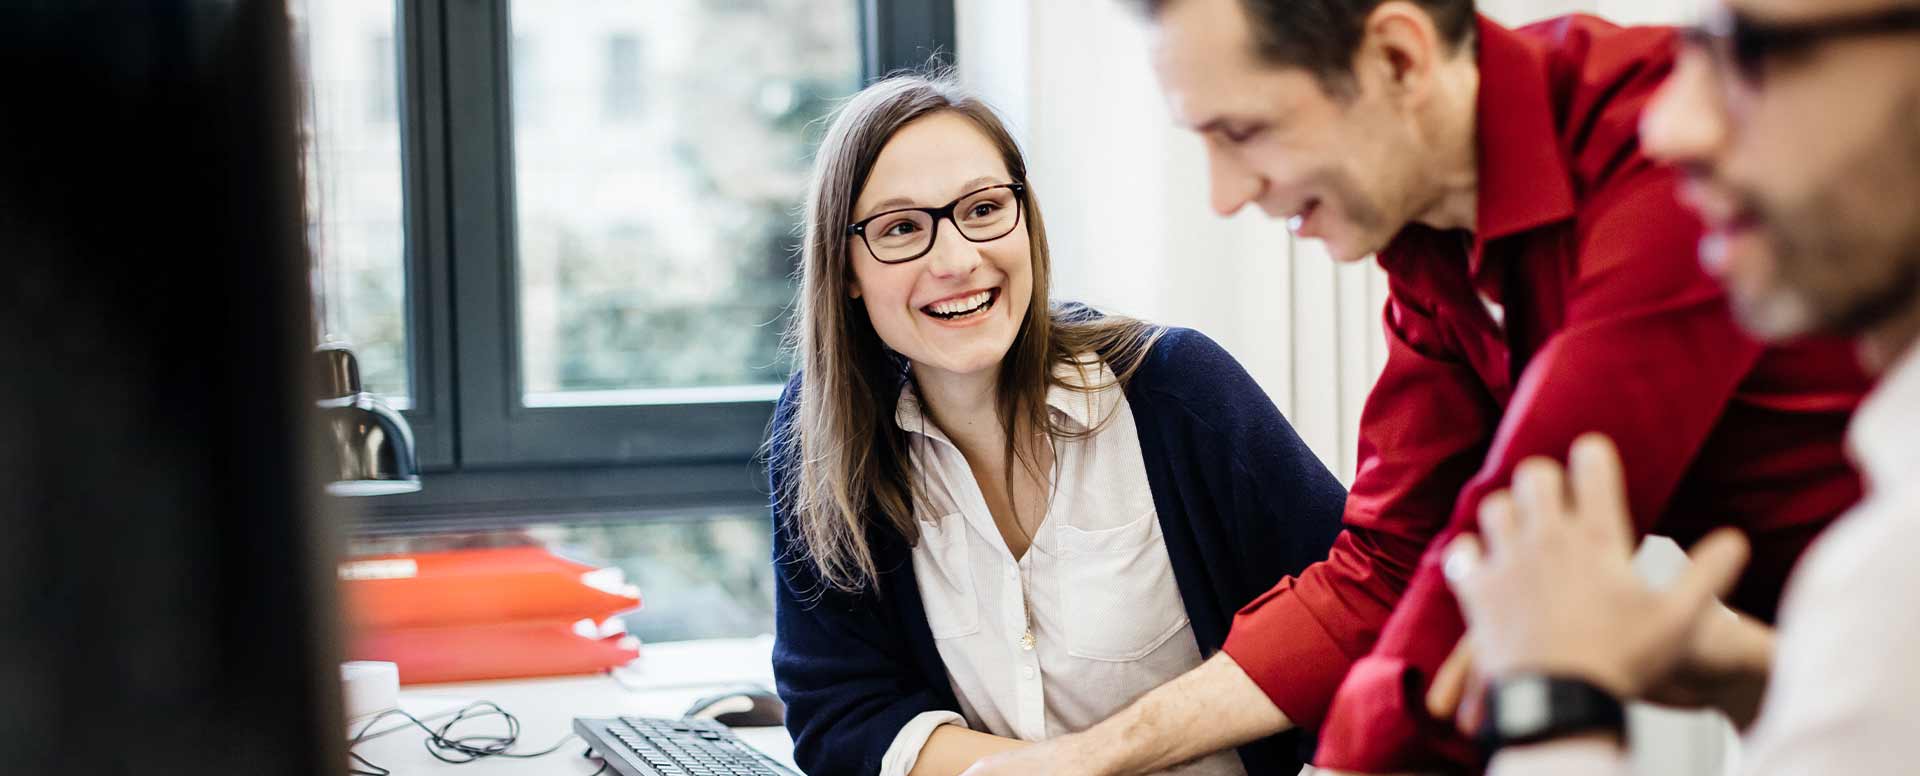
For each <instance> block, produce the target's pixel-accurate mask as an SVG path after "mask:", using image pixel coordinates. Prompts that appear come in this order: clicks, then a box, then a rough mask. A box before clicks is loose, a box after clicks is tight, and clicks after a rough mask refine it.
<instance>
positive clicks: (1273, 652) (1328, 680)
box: [1220, 579, 1353, 728]
mask: <svg viewBox="0 0 1920 776" xmlns="http://www.w3.org/2000/svg"><path fill="white" fill-rule="evenodd" d="M1294 585H1295V580H1293V579H1287V580H1285V581H1283V582H1281V583H1280V584H1279V585H1276V586H1274V588H1273V589H1272V590H1269V591H1267V592H1266V593H1265V594H1263V595H1261V596H1260V597H1259V598H1256V599H1254V600H1253V601H1252V602H1251V603H1249V604H1247V606H1246V607H1245V608H1243V609H1241V610H1240V613H1239V614H1236V615H1234V618H1233V627H1232V629H1230V630H1228V631H1227V641H1226V643H1225V644H1224V645H1222V646H1221V647H1220V649H1221V651H1223V652H1225V653H1227V656H1228V657H1231V658H1233V662H1235V663H1237V664H1239V666H1240V670H1242V671H1245V672H1246V674H1247V677H1248V678H1250V679H1252V680H1253V683H1254V684H1256V685H1258V686H1259V687H1260V691H1261V692H1263V693H1266V695H1267V699H1268V700H1270V701H1273V705H1274V706H1276V707H1278V708H1279V709H1280V712H1281V713H1282V714H1285V715H1287V719H1288V720H1289V721H1291V722H1292V723H1293V724H1295V725H1297V726H1299V727H1305V728H1315V727H1319V726H1320V723H1321V722H1323V721H1324V720H1325V719H1326V716H1327V707H1328V706H1329V705H1331V704H1332V703H1333V694H1334V691H1336V690H1338V689H1339V688H1340V680H1341V679H1342V678H1343V677H1345V676H1346V674H1347V669H1348V668H1350V667H1351V666H1352V664H1353V661H1351V660H1349V659H1347V655H1346V653H1344V652H1342V651H1340V645H1339V644H1337V643H1335V642H1334V640H1333V636H1332V635H1331V634H1329V633H1328V632H1327V629H1326V627H1325V626H1323V625H1321V624H1320V618H1318V617H1315V616H1314V615H1313V612H1312V611H1310V610H1308V609H1307V606H1306V603H1305V602H1304V601H1302V600H1301V597H1300V596H1299V595H1298V594H1297V592H1298V591H1296V590H1295V589H1294Z"/></svg>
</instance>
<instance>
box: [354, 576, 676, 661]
mask: <svg viewBox="0 0 1920 776" xmlns="http://www.w3.org/2000/svg"><path fill="white" fill-rule="evenodd" d="M340 577H341V580H342V584H341V588H342V589H343V590H344V591H345V592H344V597H345V599H346V611H347V621H348V624H349V637H348V648H347V653H348V657H349V659H352V660H387V661H391V662H393V663H396V664H398V665H399V666H400V683H401V684H423V683H431V682H458V681H470V680H477V679H508V678H517V677H527V676H555V675H561V674H586V673H595V672H599V671H603V670H606V669H608V668H612V667H615V666H619V665H623V664H625V663H627V662H629V661H632V660H633V659H634V658H636V657H639V655H640V646H639V641H638V640H636V639H634V638H632V637H631V636H628V635H626V629H625V628H624V627H623V626H622V625H621V623H620V620H619V619H618V618H617V617H615V615H618V614H620V613H622V612H627V611H632V610H633V609H636V608H639V606H640V593H639V591H637V590H636V589H635V588H633V586H631V585H627V584H626V583H625V579H624V578H623V576H622V575H621V573H620V570H619V569H617V568H605V569H599V568H594V567H593V566H589V565H586V564H583V563H578V562H575V561H571V560H567V559H565V558H561V557H559V556H556V555H554V554H553V553H551V552H548V551H547V550H546V549H544V548H540V547H509V548H501V549H479V550H456V551H451V552H432V553H415V554H409V555H380V556H374V557H366V558H356V559H354V560H351V561H348V562H346V563H344V564H342V565H341V567H340Z"/></svg>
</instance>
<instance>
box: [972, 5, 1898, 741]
mask: <svg viewBox="0 0 1920 776" xmlns="http://www.w3.org/2000/svg"><path fill="white" fill-rule="evenodd" d="M1144 4H1145V5H1146V6H1147V9H1148V11H1149V14H1150V17H1151V19H1152V21H1153V34H1154V38H1153V41H1154V42H1153V46H1154V51H1153V56H1154V60H1155V67H1156V70H1157V72H1158V75H1159V77H1160V81H1161V86H1162V89H1163V91H1164V92H1165V94H1166V97H1167V100H1168V103H1169V106H1170V108H1171V110H1172V113H1173V115H1174V118H1175V120H1176V121H1177V122H1179V123H1181V124H1183V125H1186V126H1189V127H1191V128H1193V129H1195V130H1196V131H1198V132H1200V133H1201V135H1202V136H1203V137H1204V139H1205V140H1206V143H1207V148H1208V155H1209V161H1210V164H1211V168H1212V170H1211V172H1212V188H1213V192H1212V196H1213V205H1214V208H1215V209H1216V210H1218V211H1219V212H1221V213H1222V214H1230V213H1233V212H1235V211H1238V210H1239V209H1241V208H1242V207H1244V206H1246V205H1247V204H1249V203H1251V204H1255V205H1258V206H1259V207H1260V208H1261V209H1262V210H1264V211H1265V212H1266V213H1267V214H1268V215H1270V216H1272V217H1275V218H1285V219H1289V221H1290V225H1291V226H1292V228H1293V230H1294V232H1295V233H1296V234H1298V235H1301V236H1304V237H1312V238H1318V239H1321V240H1323V241H1324V242H1325V243H1326V245H1327V247H1328V249H1329V251H1330V252H1331V253H1332V254H1333V256H1334V258H1335V259H1338V260H1341V261H1359V260H1362V259H1364V258H1365V257H1366V256H1368V255H1370V254H1375V253H1377V254H1378V256H1379V261H1380V264H1381V266H1382V267H1383V268H1385V269H1386V271H1387V274H1388V277H1389V281H1390V289H1391V296H1390V299H1389V301H1388V303H1387V307H1386V311H1385V324H1386V331H1387V337H1388V345H1389V356H1388V360H1387V366H1386V369H1385V371H1384V372H1383V373H1382V375H1381V376H1380V379H1379V382H1378V383H1377V384H1376V385H1375V386H1374V389H1373V392H1372V394H1371V396H1369V398H1368V400H1367V405H1366V409H1365V412H1364V413H1363V415H1362V417H1361V427H1360V450H1359V452H1360V463H1359V469H1358V471H1357V472H1356V473H1355V477H1354V481H1353V488H1352V493H1351V495H1350V496H1349V498H1348V502H1347V509H1346V520H1347V524H1348V530H1347V531H1346V532H1345V533H1344V534H1343V535H1342V536H1341V537H1340V539H1339V540H1338V541H1337V543H1336V544H1335V546H1334V549H1333V552H1332V554H1331V556H1330V557H1329V558H1328V559H1327V560H1326V561H1325V562H1323V563H1320V564H1317V565H1315V566H1314V567H1312V568H1310V569H1308V570H1307V571H1306V572H1305V573H1303V574H1302V575H1301V576H1300V577H1298V578H1296V579H1289V580H1286V581H1283V582H1282V583H1281V584H1280V585H1279V586H1277V587H1276V588H1275V589H1274V590H1272V591H1271V592H1269V593H1268V594H1267V595H1265V596H1263V597H1262V598H1260V599H1259V600H1257V601H1255V602H1254V603H1253V604H1251V605H1249V606H1248V607H1247V608H1246V609H1245V610H1243V611H1242V612H1241V613H1240V614H1239V616H1238V617H1237V618H1236V619H1235V622H1234V626H1233V631H1232V633H1231V634H1230V635H1229V636H1228V639H1227V643H1226V646H1225V648H1224V650H1223V652H1222V653H1221V654H1219V655H1215V656H1213V657H1212V658H1210V659H1209V660H1208V661H1207V662H1206V663H1205V664H1203V665H1202V666H1201V667H1200V668H1197V669H1195V670H1194V671H1192V672H1190V673H1189V674H1187V675H1186V676H1183V677H1181V678H1179V679H1176V680H1174V681H1172V682H1169V683H1168V684H1167V685H1165V686H1163V687H1161V688H1160V689H1158V690H1155V691H1154V692H1152V693H1149V694H1147V695H1146V696H1143V697H1142V699H1141V700H1140V701H1138V702H1136V703H1135V704H1134V705H1133V706H1131V707H1129V708H1128V709H1127V710H1126V711H1124V712H1122V713H1121V714H1119V715H1116V716H1115V717H1114V718H1112V719H1110V720H1108V721H1106V722H1104V723H1102V724H1100V725H1097V726H1095V727H1094V728H1092V729H1089V730H1087V731H1084V732H1082V733H1078V734H1074V735H1069V736H1063V737H1061V738H1057V739H1054V740H1052V741H1049V742H1047V743H1045V744H1042V745H1038V746H1035V747H1030V748H1028V749H1025V750H1021V751H1019V752H1014V753H1010V754H1008V755H1004V756H1002V757H1001V758H1000V759H996V760H988V761H984V762H983V763H981V764H980V765H979V766H977V767H976V768H975V769H974V771H970V773H972V774H1014V773H1038V772H1046V773H1141V772H1148V771H1155V770H1160V769H1164V768H1166V767H1169V766H1171V765H1173V764H1175V763H1179V762H1184V761H1186V760H1190V759H1193V758H1195V757H1197V756H1199V755H1202V754H1205V753H1207V752H1211V751H1216V750H1218V749H1223V748H1226V747H1229V746H1234V745H1237V744H1239V743H1243V742H1246V741H1249V740H1252V739H1255V738H1259V737H1261V736H1264V735H1269V734H1272V733H1274V732H1277V731H1280V730H1283V729H1286V728H1288V727H1291V726H1295V725H1300V726H1308V727H1319V728H1320V729H1321V736H1320V749H1319V754H1318V756H1317V757H1316V758H1315V762H1316V763H1318V764H1319V765H1320V766H1322V767H1323V768H1327V769H1334V770H1342V771H1356V772H1370V773H1379V772H1398V771H1409V770H1422V769H1432V768H1447V767H1451V766H1452V765H1454V764H1459V763H1468V762H1471V761H1472V760H1473V758H1474V755H1473V752H1472V751H1471V748H1470V747H1469V746H1468V745H1467V743H1466V742H1465V741H1464V740H1462V739H1460V738H1459V737H1458V736H1457V735H1456V734H1455V733H1454V732H1453V731H1452V729H1451V726H1450V725H1447V724H1443V723H1440V722H1436V721H1434V720H1433V719H1431V718H1430V717H1428V715H1427V714H1426V711H1425V706H1424V703H1423V702H1422V698H1423V696H1424V694H1425V690H1426V688H1427V686H1428V684H1429V682H1430V680H1431V677H1432V675H1433V672H1434V671H1435V670H1436V668H1437V667H1438V666H1439V665H1440V663H1441V662H1442V661H1443V659H1444V658H1445V657H1446V656H1447V654H1448V653H1449V652H1450V651H1451V650H1452V649H1453V647H1454V645H1455V644H1456V642H1457V641H1458V639H1459V636H1460V635H1461V632H1462V624H1461V618H1460V613H1459V609H1458V607H1457V605H1456V603H1455V601H1454V599H1453V597H1452V595H1451V593H1450V592H1449V591H1448V589H1447V586H1446V584H1445V582H1444V580H1443V579H1442V576H1441V574H1440V569H1439V558H1438V548H1441V547H1444V546H1445V545H1446V540H1448V539H1450V538H1451V537H1452V536H1453V535H1455V534H1457V533H1459V532H1461V531H1470V530H1473V528H1474V525H1475V519H1476V510H1477V508H1478V505H1479V502H1480V498H1481V497H1482V496H1483V495H1485V494H1487V493H1489V492H1492V491H1494V490H1497V489H1499V488H1503V487H1505V486H1506V484H1507V482H1508V479H1509V477H1510V475H1511V473H1512V471H1513V468H1514V466H1515V464H1517V463H1519V462H1520V461H1521V460H1523V459H1525V458H1527V457H1530V456H1552V457H1556V458H1558V457H1560V456H1563V455H1564V454H1565V451H1566V450H1567V449H1568V446H1569V444H1570V443H1571V442H1572V441H1573V439H1574V438H1575V437H1576V436H1577V435H1579V434H1581V433H1583V432H1588V431H1600V432H1602V433H1605V434H1606V435H1608V436H1609V437H1611V438H1613V439H1614V440H1616V442H1617V443H1618V444H1619V446H1620V448H1621V451H1622V455H1623V457H1624V458H1625V460H1626V461H1627V462H1628V464H1627V471H1626V475H1627V482H1628V490H1629V497H1630V501H1631V503H1632V514H1634V515H1635V516H1636V517H1637V518H1638V519H1640V521H1641V522H1640V524H1639V525H1637V526H1636V528H1637V529H1638V530H1639V531H1641V532H1643V533H1644V532H1649V531H1652V532H1658V533H1661V534H1664V535H1668V536H1672V537H1674V538H1675V539H1677V540H1679V541H1680V542H1681V543H1683V544H1686V543H1690V542H1692V541H1693V540H1694V539H1696V538H1698V537H1699V536H1701V535H1703V534H1704V533H1705V532H1706V531H1707V530H1708V529H1710V528H1713V527H1715V526H1718V525H1723V524H1731V525H1736V526H1739V527H1740V528H1742V529H1743V530H1744V531H1745V532H1746V533H1747V534H1748V535H1749V536H1750V537H1751V538H1752V541H1753V545H1754V561H1753V563H1752V564H1751V565H1750V566H1749V571H1748V573H1747V575H1746V577H1745V578H1744V580H1743V581H1742V583H1741V586H1740V588H1739V589H1738V590H1737V591H1736V592H1735V594H1734V595H1733V600H1732V603H1733V605H1735V606H1737V607H1739V608H1741V609H1743V610H1745V611H1748V612H1750V613H1753V614H1755V615H1756V616H1759V617H1761V618H1762V619H1771V617H1772V613H1773V610H1774V606H1775V603H1776V601H1777V598H1778V596H1779V593H1780V587H1781V584H1782V582H1783V580H1784V579H1785V578H1786V576H1787V572H1788V570H1789V568H1790V566H1791V565H1792V563H1793V561H1794V559H1795V558H1796V557H1798V555H1799V554H1800V551H1801V550H1802V549H1803V548H1804V547H1805V546H1806V545H1807V543H1808V542H1809V541H1810V540H1811V539H1812V538H1813V536H1814V535H1815V534H1816V533H1817V532H1818V531H1819V530H1820V529H1821V528H1822V527H1824V526H1825V525H1826V524H1827V523H1828V522H1829V521H1831V520H1832V519H1833V518H1834V517H1835V516H1837V515H1838V514H1839V513H1840V512H1842V511H1843V510H1844V509H1845V508H1846V507H1848V506H1850V505H1851V504H1852V503H1853V502H1854V501H1855V500H1857V499H1858V497H1859V495H1860V486H1859V482H1858V480H1857V478H1856V476H1855V475H1854V473H1853V471H1852V470H1851V469H1850V468H1849V466H1848V465H1847V463H1846V460H1845V458H1844V455H1843V453H1842V450H1841V440H1842V435H1843V430H1844V427H1845V423H1846V420H1847V418H1848V416H1849V414H1850V413H1851V411H1852V409H1853V407H1854V406H1855V404H1856V403H1857V402H1858V400H1859V398H1860V396H1861V395H1862V394H1863V393H1864V391H1865V390H1866V387H1867V381H1866V378H1865V377H1864V376H1863V375H1862V374H1861V373H1860V371H1859V369H1858V366H1857V364H1856V363H1855V361H1854V358H1853V351H1852V349H1851V348H1850V347H1849V346H1848V345H1846V344H1845V343H1841V342H1837V341H1834V342H1802V343H1798V344H1794V345H1789V346H1780V347H1771V348H1768V347H1762V346H1761V345H1759V344H1756V343H1755V342H1754V341H1752V340H1750V339H1748V338H1747V337H1746V336H1745V335H1743V334H1742V333H1741V332H1740V330H1739V328H1738V326H1737V325H1736V323H1735V322H1734V320H1733V319H1732V317H1731V316H1730V315H1729V312H1728V310H1727V306H1726V300H1725V298H1724V296H1723V292H1722V290H1721V288H1720V287H1719V285H1718V284H1716V283H1715V281H1714V280H1713V279H1712V278H1711V277H1709V276H1708V275H1707V274H1706V273H1705V272H1703V271H1702V270H1701V268H1700V266H1699V265H1698V263H1697V261H1696V260H1695V255H1696V250H1695V248H1696V243H1697V242H1698V240H1699V239H1700V237H1701V228H1700V225H1699V223H1698V222H1697V221H1696V220H1695V218H1694V217H1693V216H1692V215H1691V214H1690V213H1689V211H1687V210H1686V209H1685V208H1683V207H1681V206H1679V204H1678V202H1677V199H1676V184H1677V176H1676V174H1675V173H1674V172H1673V171H1672V170H1670V169H1667V168H1664V167H1661V166H1659V165H1657V164H1655V163H1653V162H1652V161H1650V160H1648V159H1647V158H1645V157H1644V156H1643V155H1642V154H1641V152H1640V148H1639V146H1638V142H1637V138H1636V130H1637V123H1638V119H1639V115H1640V113H1641V110H1642V108H1643V107H1644V105H1645V103H1646V101H1647V99H1648V97H1649V96H1651V94H1652V93H1653V91H1654V89H1655V88H1656V87H1657V86H1658V85H1659V84H1660V82H1661V81H1662V79H1663V78H1664V77H1665V76H1666V74H1667V72H1668V71H1669V69H1670V68H1671V66H1672V63H1673V59H1674V47H1675V41H1674V36H1673V34H1672V32H1671V31H1670V30H1666V29H1654V28H1638V29H1623V28H1619V27H1615V26H1613V25H1610V24H1608V23H1606V22H1603V21H1600V20H1598V19H1594V18H1591V17H1569V18H1562V19H1555V20H1552V21H1548V22H1543V23H1540V24H1536V25H1532V26H1530V27H1527V28H1524V29H1520V30H1508V29H1505V28H1502V27H1500V26H1499V25H1496V24H1494V23H1492V22H1490V21H1487V20H1485V19H1483V18H1480V17H1477V16H1476V15H1475V14H1474V12H1473V7H1472V3H1471V0H1421V1H1420V2H1408V0H1389V1H1388V2H1379V0H1372V1H1369V0H1147V2H1145V3H1144ZM1436 540H1438V541H1436ZM1336 690H1337V692H1336Z"/></svg>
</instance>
